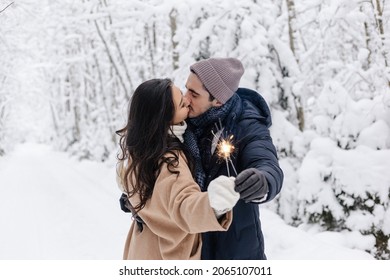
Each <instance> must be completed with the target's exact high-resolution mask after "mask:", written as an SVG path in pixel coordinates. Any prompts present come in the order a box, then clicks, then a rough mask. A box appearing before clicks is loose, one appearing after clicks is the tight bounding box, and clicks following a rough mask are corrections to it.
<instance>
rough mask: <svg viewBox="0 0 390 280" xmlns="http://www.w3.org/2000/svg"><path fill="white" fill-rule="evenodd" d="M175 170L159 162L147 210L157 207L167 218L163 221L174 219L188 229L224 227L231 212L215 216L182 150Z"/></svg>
mask: <svg viewBox="0 0 390 280" xmlns="http://www.w3.org/2000/svg"><path fill="white" fill-rule="evenodd" d="M175 170H177V171H179V172H180V173H179V174H174V173H171V172H170V171H169V170H168V168H167V165H166V164H164V165H163V166H162V168H161V172H160V174H159V176H158V178H157V180H156V183H155V187H154V191H153V195H152V199H151V200H150V204H149V205H148V206H147V207H146V208H149V209H150V210H151V211H148V212H149V213H150V212H154V213H156V212H155V211H159V214H160V217H159V219H165V220H166V221H167V220H169V221H167V223H166V224H170V223H173V224H175V225H176V226H177V227H179V228H181V229H182V230H183V231H185V232H188V233H201V232H207V231H226V230H227V229H228V228H229V226H230V224H231V222H232V212H231V211H229V212H228V213H226V215H225V216H224V217H223V218H222V219H219V220H217V218H216V217H215V214H214V211H213V209H212V208H211V206H210V202H209V198H208V194H207V192H201V190H200V188H199V186H198V184H197V183H196V182H195V181H194V179H193V177H192V174H191V172H190V170H189V168H188V166H187V162H186V160H185V158H184V157H183V155H181V154H179V164H178V166H177V167H176V168H175ZM152 204H153V205H152ZM153 208H154V209H153ZM144 214H145V213H144ZM155 218H156V217H155ZM146 224H148V222H147V221H146Z"/></svg>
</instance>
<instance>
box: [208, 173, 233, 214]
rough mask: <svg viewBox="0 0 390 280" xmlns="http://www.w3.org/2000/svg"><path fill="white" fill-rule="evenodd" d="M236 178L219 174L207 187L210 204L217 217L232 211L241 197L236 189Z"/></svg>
mask: <svg viewBox="0 0 390 280" xmlns="http://www.w3.org/2000/svg"><path fill="white" fill-rule="evenodd" d="M234 180H235V178H234V177H226V176H219V177H217V178H216V179H214V180H213V181H211V182H210V184H209V187H208V188H207V192H208V195H209V201H210V206H211V208H213V210H214V213H215V216H216V217H217V218H219V217H221V216H222V215H223V214H225V213H226V212H228V211H230V210H231V209H232V208H233V207H234V205H236V203H237V201H238V199H239V198H240V194H239V193H238V192H236V191H235V190H234Z"/></svg>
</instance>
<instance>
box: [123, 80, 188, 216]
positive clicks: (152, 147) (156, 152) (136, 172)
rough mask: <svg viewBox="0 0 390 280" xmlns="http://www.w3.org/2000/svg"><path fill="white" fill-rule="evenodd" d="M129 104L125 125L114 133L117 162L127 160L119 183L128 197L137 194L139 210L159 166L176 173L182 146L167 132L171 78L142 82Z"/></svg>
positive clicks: (171, 113)
mask: <svg viewBox="0 0 390 280" xmlns="http://www.w3.org/2000/svg"><path fill="white" fill-rule="evenodd" d="M129 105H130V106H129V115H128V120H127V124H126V126H125V127H124V128H122V129H120V130H118V131H116V133H117V134H118V135H119V136H120V140H119V145H120V149H121V154H119V155H118V159H119V160H124V161H126V160H127V162H126V163H127V165H126V164H125V165H124V166H125V171H124V172H122V174H123V175H122V176H123V178H122V181H123V183H124V187H125V189H126V191H127V195H128V196H129V197H131V196H133V195H134V194H136V193H137V194H139V196H140V203H139V204H138V205H133V207H134V208H135V209H136V211H139V210H140V209H142V208H143V207H144V206H145V204H146V201H147V200H148V199H149V198H150V197H151V195H152V193H153V189H154V184H155V182H156V179H157V176H158V175H159V171H160V169H161V166H162V164H164V163H166V164H167V166H168V170H169V171H170V172H172V173H175V174H178V173H179V172H178V171H177V170H176V171H175V170H174V168H175V167H177V165H178V163H179V158H178V153H177V151H179V150H183V146H182V144H181V142H180V141H179V140H178V139H177V138H176V137H173V136H172V135H170V134H169V133H168V130H169V129H170V126H171V121H172V119H173V116H174V113H175V105H174V102H173V97H172V81H171V80H170V79H152V80H148V81H146V82H143V83H142V84H141V85H139V86H138V87H137V89H136V90H135V92H134V94H133V96H132V98H131V101H130V104H129ZM175 151H176V152H175ZM190 166H191V165H190ZM129 180H130V182H131V188H129Z"/></svg>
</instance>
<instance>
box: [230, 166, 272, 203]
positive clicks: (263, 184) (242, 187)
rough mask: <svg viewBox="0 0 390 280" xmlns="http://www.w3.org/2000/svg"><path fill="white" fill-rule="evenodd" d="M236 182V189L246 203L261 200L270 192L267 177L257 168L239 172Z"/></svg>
mask: <svg viewBox="0 0 390 280" xmlns="http://www.w3.org/2000/svg"><path fill="white" fill-rule="evenodd" d="M235 184H236V186H235V188H234V189H235V191H236V192H238V193H240V198H241V199H242V200H244V201H245V202H246V203H248V202H261V201H262V199H263V198H264V197H265V196H266V195H267V194H268V183H267V178H266V177H265V175H264V173H263V172H261V171H259V170H257V169H256V168H248V169H245V170H244V171H242V172H241V173H240V174H238V175H237V177H236V181H235Z"/></svg>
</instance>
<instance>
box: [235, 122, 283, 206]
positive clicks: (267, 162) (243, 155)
mask: <svg viewBox="0 0 390 280" xmlns="http://www.w3.org/2000/svg"><path fill="white" fill-rule="evenodd" d="M240 127H242V133H243V136H242V137H241V139H240V142H241V143H240V146H239V149H240V150H239V154H238V160H237V164H238V167H239V170H241V171H242V170H244V169H247V168H252V167H253V168H256V169H258V170H260V171H262V172H263V173H264V174H265V176H266V178H267V182H268V188H269V191H268V196H267V199H266V200H265V201H263V202H266V201H270V200H272V199H273V198H274V197H275V196H276V195H277V194H278V193H279V192H280V190H281V188H282V184H283V177H284V175H283V171H282V169H281V168H280V166H279V162H278V158H277V153H276V148H275V146H274V144H273V142H272V138H271V136H270V132H269V129H268V127H267V126H266V125H265V124H263V123H261V122H259V121H258V120H256V119H252V120H246V121H244V122H243V123H241V124H240Z"/></svg>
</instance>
